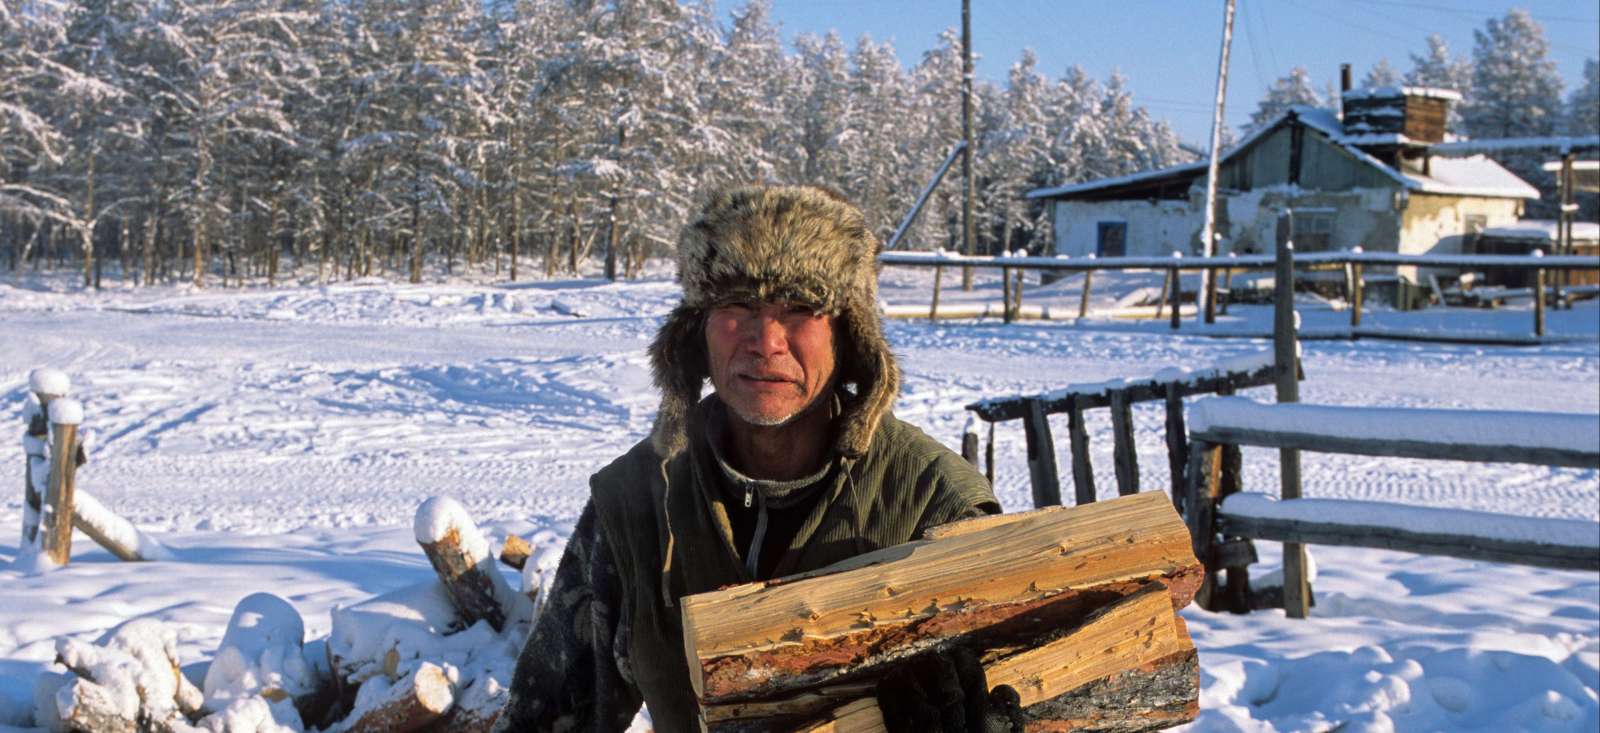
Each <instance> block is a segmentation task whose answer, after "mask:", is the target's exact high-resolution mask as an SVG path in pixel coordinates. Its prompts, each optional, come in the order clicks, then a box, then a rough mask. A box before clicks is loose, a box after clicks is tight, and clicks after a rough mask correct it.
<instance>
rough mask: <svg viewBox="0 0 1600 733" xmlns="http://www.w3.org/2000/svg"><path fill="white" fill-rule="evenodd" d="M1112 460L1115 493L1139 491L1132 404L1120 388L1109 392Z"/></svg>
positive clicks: (1137, 457) (1137, 458)
mask: <svg viewBox="0 0 1600 733" xmlns="http://www.w3.org/2000/svg"><path fill="white" fill-rule="evenodd" d="M1111 437H1112V449H1111V451H1112V452H1111V455H1112V462H1113V463H1114V464H1115V468H1116V472H1117V494H1118V495H1120V496H1127V495H1129V494H1137V493H1139V454H1138V452H1137V451H1136V450H1135V449H1134V443H1133V405H1132V403H1130V402H1128V395H1127V393H1126V392H1123V391H1122V390H1112V392H1111Z"/></svg>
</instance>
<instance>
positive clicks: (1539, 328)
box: [1533, 249, 1544, 336]
mask: <svg viewBox="0 0 1600 733" xmlns="http://www.w3.org/2000/svg"><path fill="white" fill-rule="evenodd" d="M1533 254H1534V256H1535V257H1541V256H1543V255H1544V251H1543V250H1537V249H1536V250H1534V251H1533ZM1533 335H1535V336H1543V335H1544V268H1542V267H1541V268H1539V269H1537V270H1534V271H1533Z"/></svg>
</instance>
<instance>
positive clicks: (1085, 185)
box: [1023, 156, 1226, 199]
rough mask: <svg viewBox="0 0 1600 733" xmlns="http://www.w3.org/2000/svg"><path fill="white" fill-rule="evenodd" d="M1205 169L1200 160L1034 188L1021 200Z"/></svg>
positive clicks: (1091, 189) (1122, 184)
mask: <svg viewBox="0 0 1600 733" xmlns="http://www.w3.org/2000/svg"><path fill="white" fill-rule="evenodd" d="M1224 157H1226V156H1224ZM1205 169H1206V161H1204V160H1200V161H1196V162H1193V163H1184V164H1182V165H1174V166H1169V167H1167V168H1157V169H1155V170H1149V171H1141V172H1139V173H1131V174H1129V175H1126V176H1117V177H1115V178H1101V179H1099V180H1094V181H1084V182H1082V183H1070V184H1067V185H1065V186H1052V187H1050V188H1036V189H1034V190H1032V191H1029V192H1027V193H1026V194H1023V198H1030V199H1037V198H1045V197H1048V196H1059V195H1062V194H1069V193H1082V192H1084V191H1095V190H1099V189H1102V188H1114V187H1116V186H1124V185H1127V184H1130V183H1139V182H1140V181H1147V180H1156V179H1159V178H1165V177H1167V176H1170V175H1177V174H1180V173H1189V172H1204V171H1205Z"/></svg>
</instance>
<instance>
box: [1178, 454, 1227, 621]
mask: <svg viewBox="0 0 1600 733" xmlns="http://www.w3.org/2000/svg"><path fill="white" fill-rule="evenodd" d="M1221 461H1222V447H1221V446H1218V445H1212V444H1210V443H1207V442H1205V441H1203V440H1196V441H1195V442H1193V443H1191V444H1189V466H1188V468H1187V470H1186V471H1185V481H1184V492H1183V494H1184V496H1183V504H1184V507H1183V508H1184V511H1183V519H1184V523H1185V524H1187V525H1188V527H1189V539H1190V542H1191V543H1192V546H1193V548H1194V556H1195V557H1196V558H1199V560H1200V562H1201V564H1202V565H1204V566H1205V577H1204V579H1203V580H1202V581H1201V583H1200V590H1199V591H1198V592H1197V593H1195V597H1194V602H1195V603H1196V604H1198V605H1199V606H1200V607H1201V608H1204V609H1206V610H1207V611H1215V610H1217V607H1216V600H1217V598H1216V595H1217V594H1216V592H1215V591H1216V585H1217V572H1216V571H1217V568H1216V556H1215V553H1214V552H1212V548H1213V547H1214V546H1215V544H1216V539H1217V507H1216V500H1215V496H1216V491H1215V486H1216V482H1217V481H1218V480H1219V479H1220V478H1221V477H1220V475H1219V473H1218V471H1219V469H1220V468H1221Z"/></svg>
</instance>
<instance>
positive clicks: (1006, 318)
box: [1000, 267, 1011, 323]
mask: <svg viewBox="0 0 1600 733" xmlns="http://www.w3.org/2000/svg"><path fill="white" fill-rule="evenodd" d="M1000 320H1001V321H1002V322H1005V323H1010V322H1011V268H1009V267H1002V268H1000Z"/></svg>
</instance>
